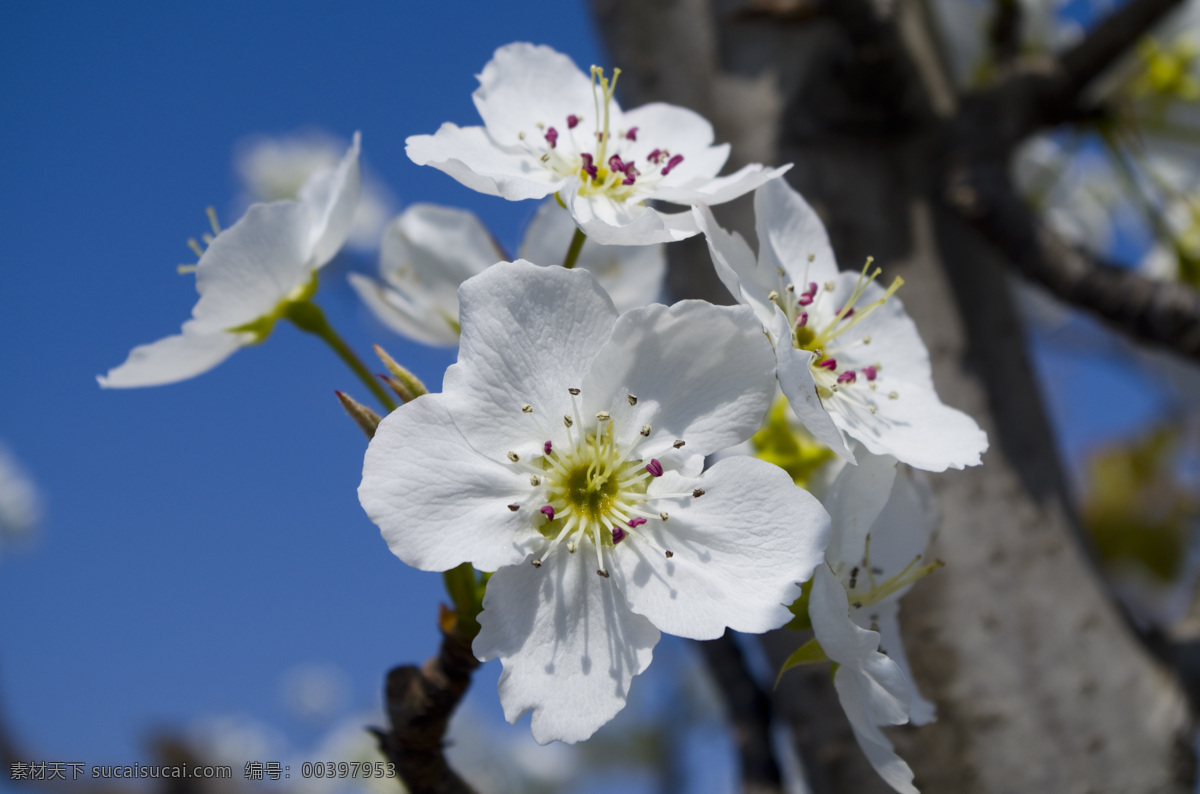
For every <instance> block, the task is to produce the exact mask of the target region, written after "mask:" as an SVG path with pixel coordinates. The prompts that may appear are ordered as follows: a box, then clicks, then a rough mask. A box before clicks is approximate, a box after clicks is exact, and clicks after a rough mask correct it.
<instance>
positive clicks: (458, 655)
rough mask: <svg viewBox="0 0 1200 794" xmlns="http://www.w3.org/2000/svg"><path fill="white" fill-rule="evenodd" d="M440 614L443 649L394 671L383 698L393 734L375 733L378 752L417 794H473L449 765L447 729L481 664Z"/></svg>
mask: <svg viewBox="0 0 1200 794" xmlns="http://www.w3.org/2000/svg"><path fill="white" fill-rule="evenodd" d="M447 612H448V610H445V609H444V608H443V613H442V644H441V647H440V648H439V649H438V654H437V656H434V657H431V658H430V659H429V660H428V661H427V662H425V665H424V666H423V667H420V668H417V667H414V666H412V665H405V666H403V667H396V668H393V669H392V671H391V672H389V673H388V676H387V689H386V692H385V699H386V703H387V711H388V719H389V720H390V722H391V724H392V728H391V731H390V732H389V731H384V730H382V729H379V728H372V729H371V731H372V732H373V733H374V734H375V736H376V738H377V739H378V740H379V749H380V751H381V752H383V754H384V755H386V756H387V757H388V759H390V760H391V761H392V762H393V763H394V764H395V765H396V771H397V773H398V774H399V776H400V778H401V779H402V780H403V781H404V783H405V785H406V786H407V787H408V790H409V791H411V792H412V793H413V794H474V789H473V788H471V786H470V785H468V784H467V783H466V782H465V781H464V780H463V779H462V778H460V777H459V776H458V774H457V773H456V772H455V771H454V770H453V769H451V768H450V765H449V764H448V763H447V762H446V756H445V755H444V754H443V752H442V750H443V747H444V744H445V736H446V726H447V724H448V723H449V721H450V715H451V714H453V713H454V709H455V707H457V706H458V703H459V701H460V700H462V696H463V695H464V694H465V693H466V691H467V687H469V686H470V685H471V673H473V672H474V671H475V668H476V667H478V666H479V660H478V659H476V658H475V655H474V654H473V653H471V641H470V640H469V639H466V638H465V637H463V636H462V635H461V634H459V633H458V631H456V630H455V628H454V626H453V625H452V624H453V619H452V616H453V613H450V614H449V615H447Z"/></svg>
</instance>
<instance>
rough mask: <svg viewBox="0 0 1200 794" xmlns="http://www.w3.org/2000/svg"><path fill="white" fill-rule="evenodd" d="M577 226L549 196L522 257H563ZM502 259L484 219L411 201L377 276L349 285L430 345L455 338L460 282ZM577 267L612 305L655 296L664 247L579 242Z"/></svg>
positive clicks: (623, 306)
mask: <svg viewBox="0 0 1200 794" xmlns="http://www.w3.org/2000/svg"><path fill="white" fill-rule="evenodd" d="M574 229H575V224H574V222H573V221H572V220H571V216H570V215H568V214H567V213H566V212H564V211H563V210H562V208H561V207H559V206H558V205H557V203H556V202H554V201H553V200H551V201H547V202H545V203H544V204H543V205H542V206H541V208H540V209H539V210H538V212H537V214H536V215H535V216H534V218H533V221H532V222H531V223H530V225H529V228H528V229H527V230H526V232H525V238H524V240H523V242H522V243H521V248H520V251H519V253H520V258H521V259H524V260H526V261H529V262H533V263H534V264H539V265H551V264H557V263H558V262H561V261H562V260H563V256H564V254H565V253H566V251H567V248H568V247H569V245H570V243H571V236H572V234H573V232H574ZM505 259H507V256H506V255H505V254H504V252H503V251H502V250H500V247H499V245H497V243H496V241H495V240H494V239H493V238H492V236H491V235H490V234H489V233H488V230H487V228H486V227H485V226H484V225H483V222H482V221H480V220H479V218H477V217H476V216H475V215H474V214H473V213H471V212H468V211H467V210H461V209H456V208H452V207H440V206H437V205H435V204H414V205H412V206H411V207H409V208H408V209H407V210H405V211H404V213H403V214H401V215H400V216H399V217H397V218H395V219H394V220H393V221H392V222H391V223H390V224H389V225H388V228H387V231H386V232H385V233H384V237H383V244H382V246H381V247H380V254H379V270H380V275H381V276H382V280H380V281H377V280H375V279H373V278H370V277H369V276H364V275H362V274H359V273H351V274H350V283H351V285H353V287H354V289H355V290H356V291H357V292H358V294H359V296H360V297H361V298H362V299H363V302H365V303H366V304H367V306H369V307H370V308H371V310H372V311H373V312H374V313H375V316H376V317H378V318H379V320H380V321H381V322H382V323H383V324H384V325H386V326H388V327H389V328H391V329H392V330H394V331H395V332H396V333H399V334H402V335H404V336H407V337H409V338H411V339H416V340H417V341H418V342H424V343H425V344H429V345H456V344H458V335H459V322H458V287H459V285H460V284H462V282H464V281H466V280H467V279H468V278H470V277H471V276H474V275H477V274H478V273H482V272H483V271H484V269H486V268H488V267H490V266H491V265H494V264H495V263H497V262H500V261H503V260H505ZM576 267H580V268H583V269H585V270H588V271H590V272H591V273H592V274H593V275H594V276H596V278H597V280H599V282H600V286H602V287H604V289H605V290H606V291H607V292H608V294H609V296H610V297H611V298H612V300H613V303H614V304H616V307H617V311H619V312H625V311H628V310H629V309H632V308H635V307H637V306H645V305H646V304H648V303H651V302H653V301H654V300H655V299H656V298H657V297H658V295H659V293H660V292H661V291H662V282H663V278H664V276H665V275H666V254H665V252H664V251H663V248H662V246H659V245H651V246H645V245H643V246H625V245H599V244H598V243H596V242H594V241H592V240H588V241H586V242H585V243H584V245H583V248H582V250H581V251H580V253H579V258H578V260H577V262H576Z"/></svg>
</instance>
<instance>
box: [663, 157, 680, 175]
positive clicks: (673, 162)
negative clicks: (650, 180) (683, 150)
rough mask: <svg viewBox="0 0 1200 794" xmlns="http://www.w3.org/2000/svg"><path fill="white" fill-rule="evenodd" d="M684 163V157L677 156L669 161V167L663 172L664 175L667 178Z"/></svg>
mask: <svg viewBox="0 0 1200 794" xmlns="http://www.w3.org/2000/svg"><path fill="white" fill-rule="evenodd" d="M682 162H683V155H682V154H677V155H675V156H674V157H672V158H671V159H670V160H668V161H667V167H666V168H664V169H663V170H662V175H663V176H666V175H667V174H669V173H671V169H673V168H674V167H675V166H677V165H679V164H680V163H682Z"/></svg>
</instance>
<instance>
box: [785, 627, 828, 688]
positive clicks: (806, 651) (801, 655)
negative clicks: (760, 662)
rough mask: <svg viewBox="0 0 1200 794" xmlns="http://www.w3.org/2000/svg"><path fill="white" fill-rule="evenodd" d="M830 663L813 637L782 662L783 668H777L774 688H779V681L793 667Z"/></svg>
mask: <svg viewBox="0 0 1200 794" xmlns="http://www.w3.org/2000/svg"><path fill="white" fill-rule="evenodd" d="M828 661H832V660H831V659H830V658H829V657H828V656H826V655H825V649H824V648H822V647H821V643H819V642H817V638H816V637H813V638H812V639H810V640H809V641H808V642H806V643H804V644H803V645H801V646H800V647H799V648H797V649H796V650H794V651H792V655H791V656H789V657H788V658H787V659H785V660H784V662H783V666H782V667H780V668H779V675H777V676H775V686H776V687H778V686H779V681H780V679H782V678H783V674H784V673H786V672H787V671H788V670H791V669H792V668H793V667H799V666H800V665H802V664H817V663H819V662H828Z"/></svg>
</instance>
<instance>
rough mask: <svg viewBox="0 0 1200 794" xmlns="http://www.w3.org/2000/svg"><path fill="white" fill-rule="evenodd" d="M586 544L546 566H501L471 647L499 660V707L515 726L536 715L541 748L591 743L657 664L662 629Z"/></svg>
mask: <svg viewBox="0 0 1200 794" xmlns="http://www.w3.org/2000/svg"><path fill="white" fill-rule="evenodd" d="M589 546H590V543H588V542H586V541H585V542H584V543H583V544H582V545H581V547H580V548H579V550H578V551H577V552H576V553H575V554H570V553H568V552H567V550H566V545H565V544H560V545H559V546H558V547H557V549H556V550H555V552H554V553H553V554H551V555H550V556H549V557H548V558H547V559H546V560H544V561H543V563H542V566H541V568H536V569H535V568H533V567H532V566H531V565H527V564H525V565H516V566H512V567H508V568H501V569H500V570H499V571H497V572H496V573H495V574H494V575H493V576H492V578H491V579H490V580H489V581H488V586H487V592H486V593H485V595H484V598H483V612H481V613H480V615H479V625H480V630H479V635H478V636H477V637H476V638H475V642H474V644H473V646H472V648H473V650H474V651H475V655H476V656H478V657H479V658H480V659H482V660H484V661H488V660H490V659H495V658H499V659H500V660H501V662H503V664H504V672H503V673H502V674H501V676H500V687H499V689H500V703H501V705H502V706H503V707H504V716H505V718H507V719H508V721H509V722H516V720H517V719H518V718H520V716H521V715H522V714H524V713H525V712H527V711H533V718H532V725H531V727H532V729H533V738H534V739H536V740H537V741H538V742H539V743H541V744H546V743H547V742H551V741H555V740H558V741H563V742H568V743H573V742H578V741H582V740H584V739H587V738H588V737H589V736H591V735H592V734H593V733H595V732H596V729H597V728H599V727H600V726H601V725H603V724H604V723H606V722H608V721H609V720H610V719H612V718H613V716H615V715H616V714H617V712H619V711H620V710H621V709H622V708H624V707H625V699H626V697H627V695H628V693H629V684H630V682H631V681H632V679H633V677H634V676H635V675H637V674H638V673H640V672H642V671H643V670H645V669H646V667H647V666H648V665H649V664H650V659H651V657H652V655H653V649H654V646H655V645H656V644H657V643H658V639H659V632H658V629H656V628H654V626H652V625H651V624H650V621H648V620H646V619H645V618H644V617H641V616H640V615H635V614H634V613H633V612H630V611H629V608H628V607H627V606H625V600H624V599H623V598H622V597H621V594H620V593H619V592H618V591H617V589H616V587H615V586H614V583H613V582H612V580H610V579H602V578H601V577H599V576H597V575H596V570H595V568H596V566H595V556H594V552H593V550H592V549H591V548H589Z"/></svg>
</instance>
